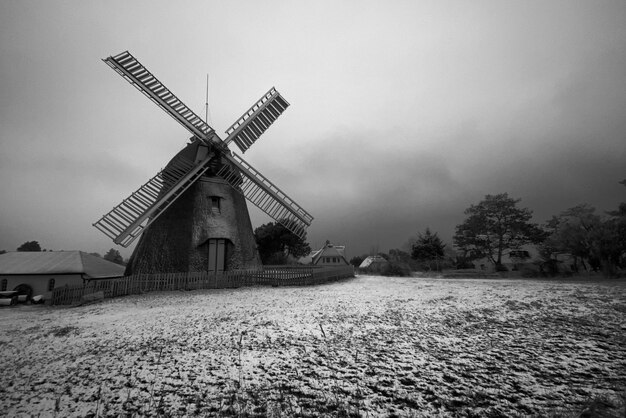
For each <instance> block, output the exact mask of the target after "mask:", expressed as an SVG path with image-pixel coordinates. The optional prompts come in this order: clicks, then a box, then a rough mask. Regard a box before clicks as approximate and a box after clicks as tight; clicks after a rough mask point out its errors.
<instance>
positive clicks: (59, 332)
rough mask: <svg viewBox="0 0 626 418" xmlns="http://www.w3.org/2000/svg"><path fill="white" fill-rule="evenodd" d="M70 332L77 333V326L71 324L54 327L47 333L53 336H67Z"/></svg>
mask: <svg viewBox="0 0 626 418" xmlns="http://www.w3.org/2000/svg"><path fill="white" fill-rule="evenodd" d="M71 334H73V335H78V328H77V327H73V326H65V327H55V328H54V329H53V330H52V331H50V334H49V335H53V336H55V337H67V336H68V335H71Z"/></svg>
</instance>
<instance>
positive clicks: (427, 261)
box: [350, 180, 626, 276]
mask: <svg viewBox="0 0 626 418" xmlns="http://www.w3.org/2000/svg"><path fill="white" fill-rule="evenodd" d="M620 184H622V185H624V186H626V180H623V181H621V182H620ZM520 202H521V199H514V198H512V197H510V196H509V195H508V193H501V194H496V195H486V196H485V197H484V199H483V200H482V201H480V202H479V203H477V204H473V205H470V207H469V208H467V209H466V210H465V211H464V214H465V216H466V217H465V219H464V220H463V222H462V223H460V224H459V225H457V226H456V228H455V233H454V236H453V246H454V249H452V248H449V247H448V246H447V245H446V244H445V243H444V242H443V241H442V240H441V239H440V238H439V236H438V235H437V233H436V232H432V231H431V230H430V229H429V228H426V230H425V231H424V232H423V233H421V232H420V233H419V234H418V235H417V237H416V238H412V239H410V240H409V245H408V247H409V248H408V251H403V250H400V249H394V250H390V251H389V254H380V255H381V256H383V257H384V258H386V259H387V260H388V261H389V262H390V264H392V265H393V264H396V266H395V270H396V271H398V270H403V269H402V268H401V267H402V266H405V267H406V268H404V271H410V270H441V269H443V268H467V267H473V264H472V263H473V262H474V261H476V260H480V259H486V260H488V261H489V262H490V263H492V264H493V266H494V267H495V269H496V270H498V271H504V270H507V268H506V266H505V265H504V262H503V261H504V258H505V256H508V257H509V258H511V257H513V258H519V260H518V261H520V262H524V261H527V259H528V258H529V254H528V252H526V251H524V248H527V247H528V246H534V247H535V249H536V250H537V253H538V255H539V260H538V262H537V263H536V264H535V266H536V267H537V270H536V271H534V273H538V274H544V275H554V274H558V273H564V272H573V273H576V272H579V271H594V272H598V271H601V272H603V273H604V274H605V275H606V276H615V275H616V274H618V273H619V272H620V271H622V270H623V269H625V268H626V202H623V203H621V204H620V205H619V206H618V207H617V208H616V209H615V210H611V211H607V212H604V213H599V212H598V211H597V210H596V208H594V207H593V206H591V205H589V204H581V205H577V206H574V207H572V208H569V209H566V210H564V211H562V212H561V213H559V214H558V215H554V216H552V217H551V218H550V219H549V220H548V221H546V222H545V223H543V224H541V225H540V224H536V223H533V222H532V221H531V219H532V216H533V212H532V210H530V209H528V208H524V207H521V205H520ZM366 256H367V255H363V256H360V257H353V258H352V259H351V260H350V262H351V263H352V264H354V265H355V266H358V265H359V264H360V263H361V262H362V260H363V259H364V258H365V257H366ZM565 257H567V258H568V259H569V260H570V262H571V263H570V264H569V265H567V266H565V265H563V262H562V259H563V258H565Z"/></svg>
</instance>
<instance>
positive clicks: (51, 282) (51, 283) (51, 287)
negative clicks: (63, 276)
mask: <svg viewBox="0 0 626 418" xmlns="http://www.w3.org/2000/svg"><path fill="white" fill-rule="evenodd" d="M52 290H54V279H50V280H48V292H52Z"/></svg>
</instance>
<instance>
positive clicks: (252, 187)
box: [93, 51, 313, 275]
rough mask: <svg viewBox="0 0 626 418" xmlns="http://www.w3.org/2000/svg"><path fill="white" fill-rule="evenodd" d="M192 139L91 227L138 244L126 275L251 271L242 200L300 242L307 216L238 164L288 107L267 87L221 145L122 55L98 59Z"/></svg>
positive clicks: (254, 256)
mask: <svg viewBox="0 0 626 418" xmlns="http://www.w3.org/2000/svg"><path fill="white" fill-rule="evenodd" d="M104 62H105V63H107V64H108V65H109V66H110V67H111V68H113V69H114V70H115V71H116V72H117V73H118V74H120V75H121V76H122V77H123V78H124V79H126V80H127V81H128V82H129V83H131V84H132V85H133V86H134V87H136V88H137V89H138V90H139V91H141V92H142V93H143V94H144V95H145V96H146V97H148V98H149V99H150V100H152V101H153V102H154V103H155V104H156V105H157V106H159V107H160V108H161V109H163V110H164V111H165V112H166V113H168V114H169V115H170V116H171V117H173V118H174V119H175V120H176V121H178V122H179V123H180V124H181V125H182V126H183V127H184V128H186V129H187V130H188V131H189V132H190V133H191V134H192V135H193V136H192V137H191V139H190V142H189V144H187V146H186V147H185V148H183V149H182V150H181V151H180V152H179V153H178V154H176V155H175V156H174V158H172V160H171V161H170V162H169V163H168V164H167V166H166V167H165V168H164V169H163V170H161V171H160V172H158V173H157V174H156V175H155V176H154V177H152V178H151V179H150V180H148V181H147V182H146V183H145V184H143V185H142V186H141V187H139V189H137V190H136V191H135V192H133V193H132V194H131V195H130V196H129V197H128V198H126V199H124V200H123V201H122V202H121V203H120V204H118V205H117V206H115V207H114V208H113V209H112V210H111V211H110V212H109V213H107V214H106V215H104V216H103V217H102V218H100V219H99V220H98V221H97V222H95V223H94V224H93V225H94V226H95V227H96V228H98V229H99V230H100V231H102V232H103V233H104V234H106V235H107V236H108V237H110V238H112V239H113V242H115V243H116V244H118V245H121V246H123V247H128V246H129V245H130V244H131V243H132V242H133V241H134V240H135V238H137V237H139V236H140V235H141V238H140V240H139V242H138V244H137V246H136V247H135V250H134V251H133V254H132V256H131V259H130V262H129V264H128V266H127V269H126V274H127V275H129V274H143V273H164V272H186V271H208V272H219V271H224V270H234V269H244V268H257V267H260V265H261V262H260V258H259V255H258V251H257V249H256V243H255V240H254V235H253V230H252V223H251V222H250V216H249V213H248V208H247V206H246V201H245V200H246V199H247V200H249V201H250V202H252V203H253V204H254V205H256V206H257V207H258V208H259V209H261V210H262V211H263V212H265V213H266V214H268V215H269V216H270V217H272V218H273V219H274V220H276V221H277V222H279V223H281V224H282V225H284V226H285V227H286V228H287V229H289V230H290V231H291V232H293V233H294V234H296V235H297V236H299V237H301V238H304V237H305V235H306V228H307V227H308V226H309V225H310V224H311V222H312V220H313V217H312V216H311V215H310V214H309V213H308V212H307V211H305V210H304V209H303V208H302V207H300V206H299V205H298V204H297V203H296V202H295V201H294V200H293V199H291V198H289V197H288V196H287V195H286V194H285V193H283V192H282V191H281V190H280V189H279V188H278V187H276V186H275V185H274V184H272V183H271V182H270V181H269V180H268V179H267V178H266V177H264V176H263V175H262V174H261V173H260V172H259V171H258V170H256V169H254V168H253V167H252V166H251V165H250V164H248V163H247V162H246V161H245V160H243V158H241V157H240V156H238V155H237V154H233V153H232V152H231V151H230V150H229V149H228V145H229V144H230V143H231V142H234V143H235V144H236V145H237V146H238V147H239V149H240V150H241V152H242V153H245V151H246V150H247V149H248V148H250V147H251V146H252V144H254V143H255V141H256V140H257V139H258V138H259V137H260V136H261V134H263V132H265V130H267V128H269V126H270V125H271V124H272V123H273V122H274V121H275V120H276V118H278V116H280V114H282V112H283V111H284V110H285V109H286V108H287V106H289V103H287V101H286V100H285V99H283V98H282V97H281V95H280V94H279V93H278V91H276V89H274V88H271V89H270V90H269V91H268V92H267V93H266V94H265V95H264V96H263V97H261V99H259V100H258V101H257V102H256V103H255V104H254V105H253V106H252V107H251V108H250V109H249V110H248V111H246V112H245V113H244V114H243V116H241V117H240V118H239V119H238V120H237V121H236V122H235V123H234V124H233V125H232V126H231V127H230V128H228V129H227V130H226V138H225V139H223V140H222V139H221V138H220V137H219V136H218V135H217V134H216V133H215V130H214V129H213V128H211V127H210V126H209V125H208V124H207V123H206V122H204V121H203V120H202V119H201V118H200V117H199V116H198V115H196V114H195V113H194V112H193V111H192V110H190V109H189V107H187V106H186V105H185V104H184V103H183V102H181V101H180V100H179V99H178V98H177V97H176V96H175V95H174V94H173V93H172V92H171V91H170V90H169V89H168V88H167V87H165V86H164V85H163V84H162V83H161V82H160V81H159V80H158V79H157V78H156V77H155V76H154V75H153V74H152V73H150V72H149V71H148V70H147V69H146V68H145V67H144V66H143V65H142V64H141V63H140V62H139V61H138V60H137V59H136V58H135V57H133V56H132V55H131V54H130V53H129V52H128V51H126V52H123V53H121V54H119V55H116V56H111V57H108V58H106V59H104Z"/></svg>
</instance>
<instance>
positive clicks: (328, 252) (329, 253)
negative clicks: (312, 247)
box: [311, 243, 348, 264]
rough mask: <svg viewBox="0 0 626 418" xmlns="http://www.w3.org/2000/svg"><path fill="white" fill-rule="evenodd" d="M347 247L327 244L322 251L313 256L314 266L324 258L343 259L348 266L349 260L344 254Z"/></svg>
mask: <svg viewBox="0 0 626 418" xmlns="http://www.w3.org/2000/svg"><path fill="white" fill-rule="evenodd" d="M345 249H346V246H345V245H333V244H330V243H326V244H325V245H324V247H322V248H321V249H319V250H317V251H316V252H315V253H313V254H312V257H311V258H312V260H311V261H312V263H313V264H317V261H318V260H319V259H320V258H321V257H322V256H324V257H340V258H343V260H344V261H345V262H346V264H348V260H346V257H345V256H344V252H345Z"/></svg>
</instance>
